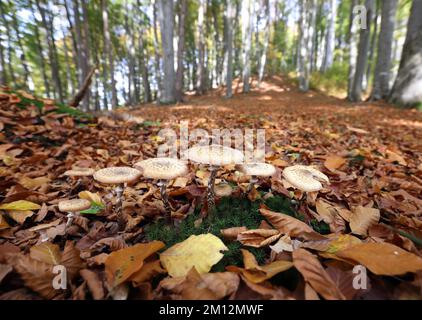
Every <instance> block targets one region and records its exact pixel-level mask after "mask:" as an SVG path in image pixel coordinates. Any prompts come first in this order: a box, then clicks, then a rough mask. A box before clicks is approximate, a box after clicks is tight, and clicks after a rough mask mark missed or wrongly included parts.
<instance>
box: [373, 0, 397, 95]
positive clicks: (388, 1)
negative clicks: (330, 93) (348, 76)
mask: <svg viewBox="0 0 422 320" xmlns="http://www.w3.org/2000/svg"><path fill="white" fill-rule="evenodd" d="M397 5H398V0H384V1H382V3H381V32H380V34H379V39H378V59H377V64H376V67H375V77H374V89H373V92H372V99H373V100H380V99H386V98H388V96H389V94H390V79H391V63H392V53H393V40H394V39H393V38H394V29H395V25H396V13H397Z"/></svg>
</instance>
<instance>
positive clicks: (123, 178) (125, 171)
mask: <svg viewBox="0 0 422 320" xmlns="http://www.w3.org/2000/svg"><path fill="white" fill-rule="evenodd" d="M140 176H141V172H140V171H139V170H137V169H134V168H130V167H109V168H104V169H100V170H98V171H96V172H95V173H94V179H95V180H97V181H99V182H101V183H107V184H119V183H127V182H133V181H135V180H137V179H138V178H139V177H140Z"/></svg>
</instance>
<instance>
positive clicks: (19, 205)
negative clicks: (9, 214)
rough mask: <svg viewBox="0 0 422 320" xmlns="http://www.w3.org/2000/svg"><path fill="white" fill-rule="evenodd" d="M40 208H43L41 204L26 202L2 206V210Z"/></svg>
mask: <svg viewBox="0 0 422 320" xmlns="http://www.w3.org/2000/svg"><path fill="white" fill-rule="evenodd" d="M40 208H41V206H40V205H39V204H36V203H33V202H31V201H26V200H18V201H13V202H10V203H4V204H2V205H1V206H0V210H37V209H40Z"/></svg>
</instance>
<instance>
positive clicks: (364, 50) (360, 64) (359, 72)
mask: <svg viewBox="0 0 422 320" xmlns="http://www.w3.org/2000/svg"><path fill="white" fill-rule="evenodd" d="M365 7H366V11H367V14H366V17H367V18H366V20H367V28H366V29H364V28H362V29H361V31H360V38H359V48H358V57H357V61H356V71H355V76H354V79H353V86H352V90H351V94H350V97H349V98H350V100H351V101H354V102H357V101H361V100H362V91H363V88H362V84H363V77H364V76H365V72H366V68H367V65H368V55H369V46H370V40H371V37H370V36H371V25H372V20H373V19H372V18H373V15H374V10H375V0H366V1H365Z"/></svg>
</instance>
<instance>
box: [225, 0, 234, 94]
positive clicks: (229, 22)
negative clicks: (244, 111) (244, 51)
mask: <svg viewBox="0 0 422 320" xmlns="http://www.w3.org/2000/svg"><path fill="white" fill-rule="evenodd" d="M233 2H234V0H227V8H226V14H225V16H224V33H225V34H226V36H225V38H226V46H227V47H226V51H225V57H224V60H225V65H226V98H231V97H232V96H233V92H232V82H233V17H234V12H235V4H234V3H233Z"/></svg>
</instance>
